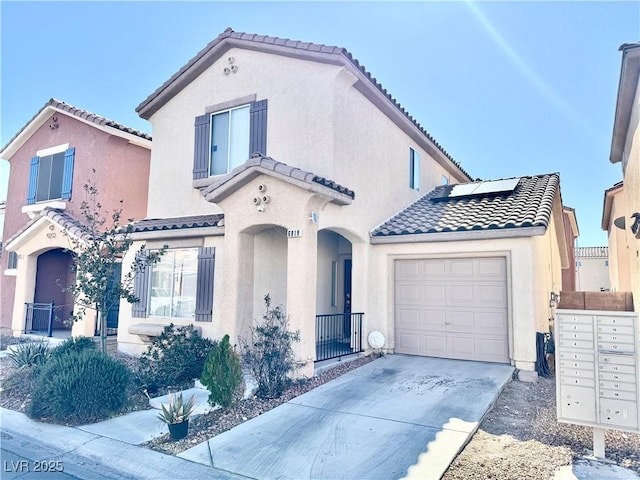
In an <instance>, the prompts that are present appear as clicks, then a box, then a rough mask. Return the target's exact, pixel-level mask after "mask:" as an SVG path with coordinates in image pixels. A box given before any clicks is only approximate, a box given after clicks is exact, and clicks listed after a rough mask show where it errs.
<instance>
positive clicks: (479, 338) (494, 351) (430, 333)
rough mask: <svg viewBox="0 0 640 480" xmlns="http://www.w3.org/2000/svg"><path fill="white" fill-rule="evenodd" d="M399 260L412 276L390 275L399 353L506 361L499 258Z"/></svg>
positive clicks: (504, 289)
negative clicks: (393, 291)
mask: <svg viewBox="0 0 640 480" xmlns="http://www.w3.org/2000/svg"><path fill="white" fill-rule="evenodd" d="M402 262H407V263H409V264H412V265H404V266H403V267H402V268H400V267H399V266H398V265H397V264H396V272H399V271H402V272H404V273H405V274H406V273H407V272H410V273H412V274H413V277H412V278H402V276H396V278H395V287H396V295H395V297H396V298H395V303H396V305H395V328H396V351H397V352H398V353H409V354H415V355H428V356H437V357H444V358H458V359H468V360H483V361H490V362H501V363H508V362H509V344H508V335H507V328H508V327H507V324H508V312H507V272H506V261H505V259H504V258H499V257H496V258H493V257H491V258H454V259H446V258H445V259H422V260H403V261H402ZM416 287H418V289H417V290H416Z"/></svg>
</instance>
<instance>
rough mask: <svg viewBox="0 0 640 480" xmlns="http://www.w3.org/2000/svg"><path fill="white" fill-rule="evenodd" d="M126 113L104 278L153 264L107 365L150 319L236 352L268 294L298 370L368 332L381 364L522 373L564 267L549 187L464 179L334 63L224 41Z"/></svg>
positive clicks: (349, 347)
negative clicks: (482, 365) (123, 159)
mask: <svg viewBox="0 0 640 480" xmlns="http://www.w3.org/2000/svg"><path fill="white" fill-rule="evenodd" d="M137 111H138V113H139V114H140V116H141V117H142V118H145V119H148V120H149V121H150V122H151V124H152V126H153V135H154V147H153V151H152V155H151V170H150V181H149V201H148V218H147V219H145V220H143V221H141V222H138V223H137V225H136V227H135V228H136V233H135V238H136V243H135V244H134V248H132V253H130V254H129V256H128V258H126V259H125V267H124V268H127V266H126V265H127V264H129V263H130V261H131V260H132V258H131V256H132V255H134V253H133V251H135V250H137V247H138V246H139V245H140V244H142V243H145V244H146V247H147V248H148V249H154V248H160V247H161V246H162V245H165V244H167V245H168V246H169V250H168V251H167V254H166V255H165V256H164V257H163V258H162V261H161V262H160V263H159V264H158V265H155V266H152V267H150V268H148V269H146V271H144V272H142V273H141V274H140V275H139V276H138V277H137V278H138V282H137V289H136V295H137V296H138V298H139V299H140V302H138V303H137V304H135V305H133V306H132V307H128V308H127V305H126V304H124V303H122V304H121V317H120V321H121V328H120V329H119V330H118V345H119V348H120V349H121V350H124V351H127V352H130V353H139V352H141V351H142V350H143V349H144V348H145V346H146V345H145V343H144V341H145V340H148V337H149V336H150V335H152V334H154V332H155V333H156V334H157V333H159V331H160V330H161V328H162V326H164V325H167V324H169V322H173V323H175V324H178V325H182V324H187V323H192V322H195V323H196V325H197V326H198V327H199V328H200V329H201V331H202V333H203V334H204V335H206V336H210V337H213V338H220V337H222V335H224V334H229V335H230V336H231V338H232V339H234V341H236V339H238V337H245V338H246V337H247V335H248V334H249V328H250V327H251V325H252V324H253V321H254V320H255V319H260V318H261V317H262V315H263V313H264V311H265V307H264V296H265V295H266V294H269V295H270V296H271V299H272V302H273V305H282V306H283V307H284V309H285V311H286V313H287V315H288V316H289V317H290V325H291V328H292V329H293V330H299V331H300V334H301V340H300V342H299V343H298V344H296V346H295V348H296V355H297V357H298V358H299V359H300V360H302V361H303V362H305V367H304V368H302V369H301V370H300V371H299V374H302V375H309V374H311V373H313V365H314V361H317V360H320V359H322V358H326V357H328V356H332V355H333V354H340V353H344V351H343V350H341V349H342V348H344V349H345V350H346V351H360V350H368V351H370V347H369V345H368V344H367V338H368V336H369V334H370V333H371V332H374V331H378V332H381V333H382V334H383V336H384V344H383V346H382V347H383V348H384V349H385V350H387V351H396V352H403V353H412V354H419V355H435V356H442V357H448V358H463V359H476V360H487V361H495V362H504V363H512V364H514V365H516V366H517V367H518V368H521V369H525V370H533V369H534V364H535V360H536V345H535V343H536V332H537V331H548V320H549V318H550V317H551V315H552V311H551V308H550V305H549V299H550V294H551V291H556V292H557V291H559V290H560V287H561V269H562V267H566V266H567V251H566V244H565V242H564V238H565V234H564V230H563V223H562V222H563V217H562V202H561V195H560V184H559V177H558V175H557V174H548V175H539V176H532V177H523V178H514V179H506V180H500V181H494V182H491V181H489V182H473V183H469V182H471V177H470V176H469V175H468V174H467V173H466V172H465V171H464V170H463V168H462V167H461V166H460V165H459V164H458V163H457V162H456V161H454V160H453V158H452V157H451V156H450V155H449V154H447V152H446V151H445V150H444V149H443V148H442V147H441V146H440V145H439V144H438V143H437V142H436V141H435V140H434V139H433V138H432V137H431V136H430V135H429V134H428V133H427V132H426V131H425V130H424V128H423V127H422V126H421V125H420V124H419V123H417V122H416V120H415V119H413V117H411V116H410V115H409V114H408V113H407V112H406V111H405V110H404V108H403V107H402V106H401V105H399V104H398V103H397V102H396V101H395V99H394V98H393V97H391V96H390V95H389V94H388V93H387V91H386V90H385V89H383V88H382V86H381V85H380V84H379V83H378V82H377V81H376V80H375V79H374V78H373V77H372V76H371V74H369V73H368V72H367V71H366V70H365V69H364V67H362V65H360V64H359V63H358V61H357V60H355V59H354V58H353V56H352V55H351V54H350V53H349V52H348V51H346V50H345V49H342V48H338V47H330V46H326V45H316V44H312V43H304V42H298V41H292V40H286V39H280V38H274V37H268V36H261V35H252V34H244V33H239V32H234V31H232V30H231V29H227V30H226V31H225V32H223V33H222V34H221V35H220V36H218V37H217V38H216V39H215V40H213V41H212V42H211V43H209V44H208V45H207V46H206V47H205V48H204V49H203V50H202V51H200V52H199V53H198V54H197V55H196V56H195V57H194V58H193V59H191V60H190V61H189V62H188V63H187V64H186V65H185V66H184V67H182V68H181V69H180V71H178V72H177V73H176V74H175V75H173V76H172V77H171V78H170V79H169V80H167V81H166V82H165V83H164V84H163V85H161V86H160V87H159V88H158V89H157V90H156V91H155V92H154V93H152V94H151V95H150V96H149V97H148V98H147V99H146V100H145V101H143V102H142V103H141V104H140V105H139V106H138V108H137ZM456 184H464V185H456ZM425 194H427V195H425ZM398 212H400V213H398ZM386 219H390V220H388V221H387V220H386ZM374 344H375V342H374ZM327 352H329V353H327Z"/></svg>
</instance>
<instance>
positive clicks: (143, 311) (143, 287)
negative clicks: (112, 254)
mask: <svg viewBox="0 0 640 480" xmlns="http://www.w3.org/2000/svg"><path fill="white" fill-rule="evenodd" d="M146 256H147V252H146V251H142V252H138V253H136V264H137V267H138V271H137V272H136V276H135V277H134V279H133V294H134V295H135V296H136V297H138V301H137V302H136V303H134V304H132V305H131V316H132V317H134V318H144V317H146V316H147V302H148V299H149V274H150V271H149V270H150V269H149V266H148V265H147V264H146ZM143 257H145V258H143ZM134 268H135V265H134Z"/></svg>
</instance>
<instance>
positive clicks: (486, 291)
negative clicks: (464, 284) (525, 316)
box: [475, 284, 507, 307]
mask: <svg viewBox="0 0 640 480" xmlns="http://www.w3.org/2000/svg"><path fill="white" fill-rule="evenodd" d="M475 293H476V304H477V305H479V306H480V305H482V306H486V305H489V306H497V307H503V306H504V305H505V304H506V303H507V298H506V294H507V292H506V291H505V286H504V284H493V285H476V287H475Z"/></svg>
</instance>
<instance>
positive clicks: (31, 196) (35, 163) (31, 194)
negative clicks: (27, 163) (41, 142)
mask: <svg viewBox="0 0 640 480" xmlns="http://www.w3.org/2000/svg"><path fill="white" fill-rule="evenodd" d="M39 168H40V157H33V158H32V159H31V169H30V171H29V189H28V190H27V204H32V203H36V191H37V189H38V169H39Z"/></svg>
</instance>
